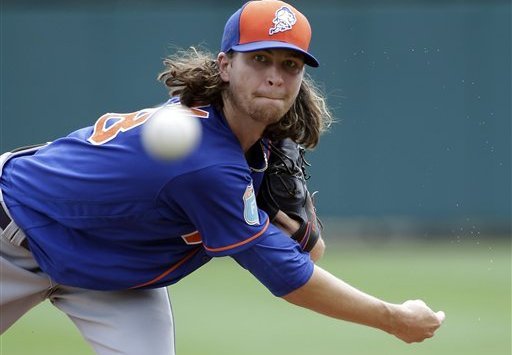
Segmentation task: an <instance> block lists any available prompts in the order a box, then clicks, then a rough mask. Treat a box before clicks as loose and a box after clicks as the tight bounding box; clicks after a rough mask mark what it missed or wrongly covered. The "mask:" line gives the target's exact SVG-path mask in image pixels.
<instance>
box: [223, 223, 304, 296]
mask: <svg viewBox="0 0 512 355" xmlns="http://www.w3.org/2000/svg"><path fill="white" fill-rule="evenodd" d="M265 234H266V235H267V237H266V238H263V239H261V240H259V241H258V242H257V243H256V244H254V245H253V246H251V247H250V248H247V249H246V250H243V251H241V252H239V253H237V254H234V255H232V257H233V258H234V259H235V260H236V261H237V262H238V264H240V265H241V266H242V267H243V268H245V269H247V270H248V271H249V272H251V274H253V275H254V276H255V277H256V278H257V279H258V280H259V281H260V282H261V283H262V284H263V285H265V287H267V288H268V289H269V291H270V292H272V294H274V295H275V296H278V297H281V296H284V295H287V294H288V293H290V292H292V291H294V290H296V289H298V288H299V287H301V286H302V285H304V284H305V283H306V282H307V281H308V280H309V279H310V278H311V275H312V274H313V269H314V264H313V261H312V260H311V258H310V256H309V253H307V252H304V251H303V250H302V249H301V248H300V247H299V245H298V244H297V243H296V242H295V241H293V240H292V239H291V238H290V237H288V236H286V235H284V234H283V233H282V232H281V231H280V230H279V229H278V228H277V227H275V226H274V225H270V226H269V228H268V229H267V230H266V232H265Z"/></svg>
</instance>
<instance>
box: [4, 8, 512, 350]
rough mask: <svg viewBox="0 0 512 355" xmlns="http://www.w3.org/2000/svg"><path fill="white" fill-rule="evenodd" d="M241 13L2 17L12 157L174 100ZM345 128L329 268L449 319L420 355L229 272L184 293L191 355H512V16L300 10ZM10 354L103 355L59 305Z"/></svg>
mask: <svg viewBox="0 0 512 355" xmlns="http://www.w3.org/2000/svg"><path fill="white" fill-rule="evenodd" d="M242 3H243V1H235V0H225V1H220V0H217V1H215V0H196V1H188V2H184V1H176V0H146V1H138V0H124V1H122V0H103V1H100V0H89V1H85V0H76V1H64V0H47V1H38V0H1V1H0V25H1V28H0V29H1V31H0V36H1V41H0V50H1V62H0V69H1V82H0V150H1V151H5V150H8V149H12V148H15V147H18V146H21V145H26V144H33V143H36V142H43V141H48V140H53V139H55V138H58V137H59V136H61V135H64V134H67V133H68V132H70V131H72V130H75V129H78V128H81V127H82V126H84V125H90V124H91V123H92V122H94V121H95V120H96V118H97V117H99V116H100V115H101V114H103V113H105V112H132V111H134V110H137V109H140V108H142V107H148V106H154V105H156V104H159V103H161V102H163V101H164V100H165V99H166V95H167V94H166V91H165V89H164V88H163V86H162V85H161V84H159V83H158V82H157V81H156V75H157V73H158V72H159V71H160V70H161V68H162V65H161V63H162V60H163V58H164V57H165V56H166V55H168V54H170V53H172V51H173V49H174V48H176V47H187V46H190V45H201V46H203V47H204V48H206V49H208V50H210V51H212V52H214V53H216V52H217V51H218V47H219V43H220V36H221V32H222V28H223V26H224V23H225V21H226V19H227V18H228V17H229V16H230V14H231V13H232V12H233V11H234V10H235V9H237V8H238V7H239V6H240V5H241V4H242ZM290 3H292V4H294V5H295V6H296V7H297V8H299V9H301V10H302V11H303V12H304V13H306V14H307V15H308V17H309V19H310V22H311V24H312V27H313V42H312V46H311V51H312V52H313V53H314V54H315V56H316V57H317V58H319V60H320V62H321V64H322V66H321V67H320V68H319V69H316V70H308V72H309V73H310V74H311V75H312V76H313V78H314V79H315V80H317V82H318V83H320V85H321V87H322V88H323V89H324V91H325V92H326V94H327V99H328V104H329V105H330V107H331V108H332V109H333V111H334V114H335V116H336V118H337V121H338V122H337V123H336V124H335V125H334V126H333V127H332V129H331V131H330V132H329V133H328V134H326V135H325V136H324V137H323V138H322V141H321V143H320V145H319V147H318V148H317V149H316V150H315V151H313V152H311V153H309V155H308V157H309V160H310V162H311V163H312V167H311V168H310V170H309V173H310V174H311V175H312V177H311V179H310V180H309V186H310V189H311V190H319V191H320V193H319V195H318V199H317V207H318V211H319V214H320V215H321V216H322V218H323V220H324V224H325V231H324V238H325V239H326V242H327V245H328V251H327V255H326V257H325V259H324V260H322V261H321V263H320V264H321V265H322V266H324V267H325V268H326V269H328V270H330V271H331V272H332V273H334V274H335V275H337V276H340V277H342V278H343V279H345V280H346V281H349V282H350V283H352V284H353V285H355V286H356V287H359V288H361V289H363V290H365V291H367V292H370V293H372V294H374V295H376V296H379V297H381V298H384V299H387V300H390V301H393V302H401V301H404V300H405V299H408V298H424V299H425V300H426V301H427V302H428V303H429V304H432V306H433V307H434V308H436V309H437V308H438V309H443V310H445V311H446V312H447V316H448V318H447V321H446V324H445V326H444V327H443V329H442V330H441V331H440V332H439V334H438V336H437V337H436V338H435V339H432V340H430V341H428V342H426V343H424V344H419V345H412V346H408V345H404V344H401V343H400V342H398V341H397V340H395V339H393V338H391V337H389V336H388V335H386V334H382V333H379V332H377V331H374V330H371V329H367V328H364V327H360V326H355V325H352V324H347V323H341V322H338V321H334V320H330V319H326V318H324V317H321V316H318V315H315V314H313V313H311V312H308V311H305V310H299V309H296V307H294V306H289V305H287V304H285V302H284V301H281V300H279V299H274V298H273V297H272V296H270V294H269V293H268V292H267V291H266V290H265V289H264V288H263V287H261V286H260V285H259V284H257V282H256V281H255V280H254V279H253V278H252V277H250V276H248V275H245V272H244V271H243V270H241V269H240V268H238V267H237V266H236V265H235V264H234V263H233V262H232V261H230V260H229V259H226V260H224V259H220V260H214V261H212V263H211V264H210V265H208V266H207V267H206V268H204V269H202V270H199V271H198V272H197V273H196V274H194V275H192V276H191V277H189V278H187V279H186V280H183V281H182V282H180V283H179V284H178V285H176V286H174V287H172V288H171V291H172V298H173V304H174V309H175V316H176V321H177V325H178V327H177V336H178V344H177V345H178V351H179V354H182V355H183V354H237V355H241V354H244V355H246V354H257V353H258V354H260V353H267V354H292V353H293V354H312V353H313V354H361V355H362V354H365V355H372V354H393V355H395V354H398V355H400V354H412V353H414V354H443V355H444V354H446V355H448V354H450V355H451V354H469V355H473V354H475V355H476V354H499V355H501V354H510V353H511V325H510V324H511V298H510V294H511V270H510V268H511V259H510V253H511V244H510V239H511V194H512V190H511V133H512V132H511V121H512V120H511V96H512V95H511V94H512V93H511V3H510V1H507V0H482V1H478V0H389V1H388V0H381V1H377V0H360V1H357V0H337V1H336V0H316V1H290ZM0 339H1V345H0V353H1V354H2V355H8V354H13V355H16V354H52V355H56V354H70V353H73V354H81V353H83V354H90V353H91V351H90V350H89V349H88V347H87V345H86V344H85V343H84V342H83V340H82V339H81V338H80V336H79V334H78V333H77V331H76V330H75V329H74V327H73V326H72V324H71V323H70V322H69V321H68V320H67V319H65V318H64V316H62V315H61V314H59V313H58V312H57V311H55V310H52V309H51V306H50V305H48V304H45V305H42V306H40V307H38V308H36V309H35V310H34V311H33V312H30V313H29V314H27V315H26V317H24V318H23V319H22V320H21V321H20V322H18V323H17V324H16V325H15V326H14V327H13V328H12V329H10V330H9V331H8V332H7V333H6V334H5V335H3V336H2V337H1V338H0ZM70 349H71V350H70Z"/></svg>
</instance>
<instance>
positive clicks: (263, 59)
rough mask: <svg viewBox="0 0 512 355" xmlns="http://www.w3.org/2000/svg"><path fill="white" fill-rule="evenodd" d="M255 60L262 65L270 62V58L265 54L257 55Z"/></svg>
mask: <svg viewBox="0 0 512 355" xmlns="http://www.w3.org/2000/svg"><path fill="white" fill-rule="evenodd" d="M253 60H254V61H255V62H260V63H265V62H268V58H267V56H265V55H264V54H255V55H254V57H253Z"/></svg>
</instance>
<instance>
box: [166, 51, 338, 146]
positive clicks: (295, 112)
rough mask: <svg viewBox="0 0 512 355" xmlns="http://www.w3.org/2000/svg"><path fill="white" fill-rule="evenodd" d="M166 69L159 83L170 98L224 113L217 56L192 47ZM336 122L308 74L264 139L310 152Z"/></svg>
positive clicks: (173, 57)
mask: <svg viewBox="0 0 512 355" xmlns="http://www.w3.org/2000/svg"><path fill="white" fill-rule="evenodd" d="M228 55H233V54H232V53H228ZM164 66H165V70H164V71H163V72H162V73H160V74H159V75H158V80H159V81H161V82H163V83H164V85H165V86H166V87H167V88H168V89H169V95H171V96H179V97H180V100H181V102H182V103H183V104H184V105H186V106H196V105H198V104H212V105H214V106H215V107H216V108H217V109H219V110H222V107H223V106H224V105H223V102H222V92H223V90H225V89H226V87H227V83H225V82H224V81H223V80H222V79H221V77H220V72H219V68H218V66H217V60H216V57H215V56H213V55H212V54H211V53H209V52H208V51H206V50H198V49H196V48H194V47H190V48H189V49H180V50H177V51H176V52H175V53H174V54H172V55H170V56H169V57H167V58H166V59H165V60H164ZM332 121H333V119H332V115H331V112H330V110H329V109H328V107H327V104H326V100H325V98H324V95H323V94H322V92H321V91H320V89H319V88H318V87H317V86H316V85H315V83H314V81H313V79H312V78H311V77H310V76H309V75H307V74H305V75H304V78H303V80H302V84H301V87H300V90H299V94H298V95H297V99H296V100H295V103H294V104H293V106H292V107H291V108H290V110H289V111H288V112H287V113H286V114H285V115H284V116H283V118H282V119H281V120H279V122H277V123H274V124H272V125H269V126H268V127H267V128H266V130H265V132H264V136H265V137H268V138H270V139H271V140H280V139H284V138H291V139H292V140H293V141H295V142H296V143H298V144H301V145H303V146H304V147H306V148H314V147H315V146H316V145H317V144H318V141H319V138H320V135H321V134H322V133H323V132H325V131H326V130H327V129H328V128H329V126H330V125H331V123H332Z"/></svg>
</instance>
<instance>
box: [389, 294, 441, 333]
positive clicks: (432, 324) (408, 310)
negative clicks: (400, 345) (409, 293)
mask: <svg viewBox="0 0 512 355" xmlns="http://www.w3.org/2000/svg"><path fill="white" fill-rule="evenodd" d="M392 315H393V316H392V317H393V319H394V322H393V324H392V329H391V330H390V331H389V333H391V334H393V335H395V336H396V337H397V338H399V339H401V340H403V341H404V342H406V343H416V342H422V341H423V340H425V339H427V338H431V337H433V336H434V332H435V331H436V330H437V329H438V328H439V327H440V326H441V324H443V321H444V319H445V317H446V316H445V314H444V312H443V311H439V312H434V311H432V310H431V309H430V308H429V307H428V306H427V305H426V304H425V302H423V301H422V300H410V301H406V302H404V303H403V304H401V305H396V307H395V308H394V311H393V312H392Z"/></svg>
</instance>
